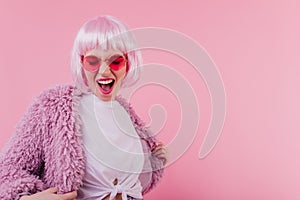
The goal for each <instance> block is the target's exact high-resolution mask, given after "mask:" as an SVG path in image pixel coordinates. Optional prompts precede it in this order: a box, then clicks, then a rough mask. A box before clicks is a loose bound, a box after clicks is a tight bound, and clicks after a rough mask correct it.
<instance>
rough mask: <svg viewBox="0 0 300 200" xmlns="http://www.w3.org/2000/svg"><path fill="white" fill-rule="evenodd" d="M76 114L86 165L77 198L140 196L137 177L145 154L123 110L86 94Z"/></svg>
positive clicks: (128, 117)
mask: <svg viewBox="0 0 300 200" xmlns="http://www.w3.org/2000/svg"><path fill="white" fill-rule="evenodd" d="M79 113H80V115H81V119H82V123H83V126H82V132H83V143H84V148H85V151H86V158H87V165H86V169H85V170H86V171H85V176H84V178H83V186H82V187H80V188H79V190H78V197H77V198H78V199H89V200H96V199H97V200H99V199H103V198H104V197H106V196H107V195H109V194H110V198H111V199H112V198H114V197H115V195H116V194H117V193H122V199H125V200H126V199H127V196H131V197H134V198H142V186H141V183H140V181H139V179H138V177H139V174H140V173H141V172H142V170H143V165H144V154H143V149H142V145H141V141H140V138H139V136H138V134H137V133H136V131H135V128H134V126H133V124H132V121H131V119H130V116H129V115H128V113H127V112H126V110H125V109H124V108H123V107H122V106H121V105H120V104H119V102H117V101H109V102H104V101H102V100H100V99H99V98H98V97H96V96H95V95H93V94H88V95H84V96H83V97H82V98H81V101H80V109H79ZM115 180H117V181H115ZM114 181H115V182H117V184H116V185H114Z"/></svg>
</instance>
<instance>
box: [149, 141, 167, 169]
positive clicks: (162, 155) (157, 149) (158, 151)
mask: <svg viewBox="0 0 300 200" xmlns="http://www.w3.org/2000/svg"><path fill="white" fill-rule="evenodd" d="M167 153H168V152H167V149H166V147H165V145H164V144H162V143H158V144H157V145H155V146H154V147H153V149H152V155H153V156H155V157H157V158H159V159H162V160H163V164H164V166H165V165H166V164H167V161H168V158H167Z"/></svg>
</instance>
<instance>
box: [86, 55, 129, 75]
mask: <svg viewBox="0 0 300 200" xmlns="http://www.w3.org/2000/svg"><path fill="white" fill-rule="evenodd" d="M89 56H91V57H95V58H97V59H98V62H99V66H98V67H97V69H95V70H88V69H87V68H85V67H84V59H85V58H86V57H89ZM89 56H84V55H80V59H81V64H82V67H83V68H84V69H85V70H87V71H89V72H96V71H98V70H99V68H100V67H101V65H102V63H103V62H105V63H106V65H107V66H108V67H109V69H111V70H113V71H119V70H120V69H122V68H123V67H124V66H126V72H128V69H129V68H128V59H127V55H126V54H113V55H111V56H109V57H107V58H106V59H104V60H102V58H99V57H97V56H94V55H89ZM113 56H119V57H123V58H124V60H125V61H124V65H123V66H122V67H120V69H117V70H115V69H112V68H111V67H110V64H111V62H110V63H109V62H108V61H110V58H112V57H113Z"/></svg>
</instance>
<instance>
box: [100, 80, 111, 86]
mask: <svg viewBox="0 0 300 200" xmlns="http://www.w3.org/2000/svg"><path fill="white" fill-rule="evenodd" d="M111 82H113V80H112V79H110V80H106V81H98V83H100V84H103V85H106V84H110V83H111Z"/></svg>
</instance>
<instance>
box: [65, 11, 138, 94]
mask: <svg viewBox="0 0 300 200" xmlns="http://www.w3.org/2000/svg"><path fill="white" fill-rule="evenodd" d="M95 48H101V49H103V50H107V49H115V50H119V51H121V52H123V53H124V55H126V56H127V59H128V62H127V67H128V69H127V70H128V71H127V74H126V76H125V78H124V80H123V82H122V86H130V85H132V84H134V83H135V82H136V81H137V80H138V79H139V76H140V66H141V64H142V58H141V54H140V52H139V51H138V50H137V49H136V48H137V45H136V41H135V38H134V37H133V35H132V33H131V32H130V31H128V29H127V27H126V25H125V24H124V23H122V22H121V21H119V20H118V19H116V18H114V17H112V16H107V15H105V16H99V17H97V18H95V19H91V20H89V21H87V22H86V23H84V24H83V25H82V27H81V28H80V30H79V31H78V33H77V36H76V38H75V40H74V44H73V49H72V53H71V70H72V75H73V80H74V82H75V86H76V87H78V88H79V89H80V90H81V91H82V92H89V89H88V86H87V84H86V80H85V75H84V73H83V68H82V63H81V56H82V55H85V53H86V52H87V51H90V50H92V49H95Z"/></svg>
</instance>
